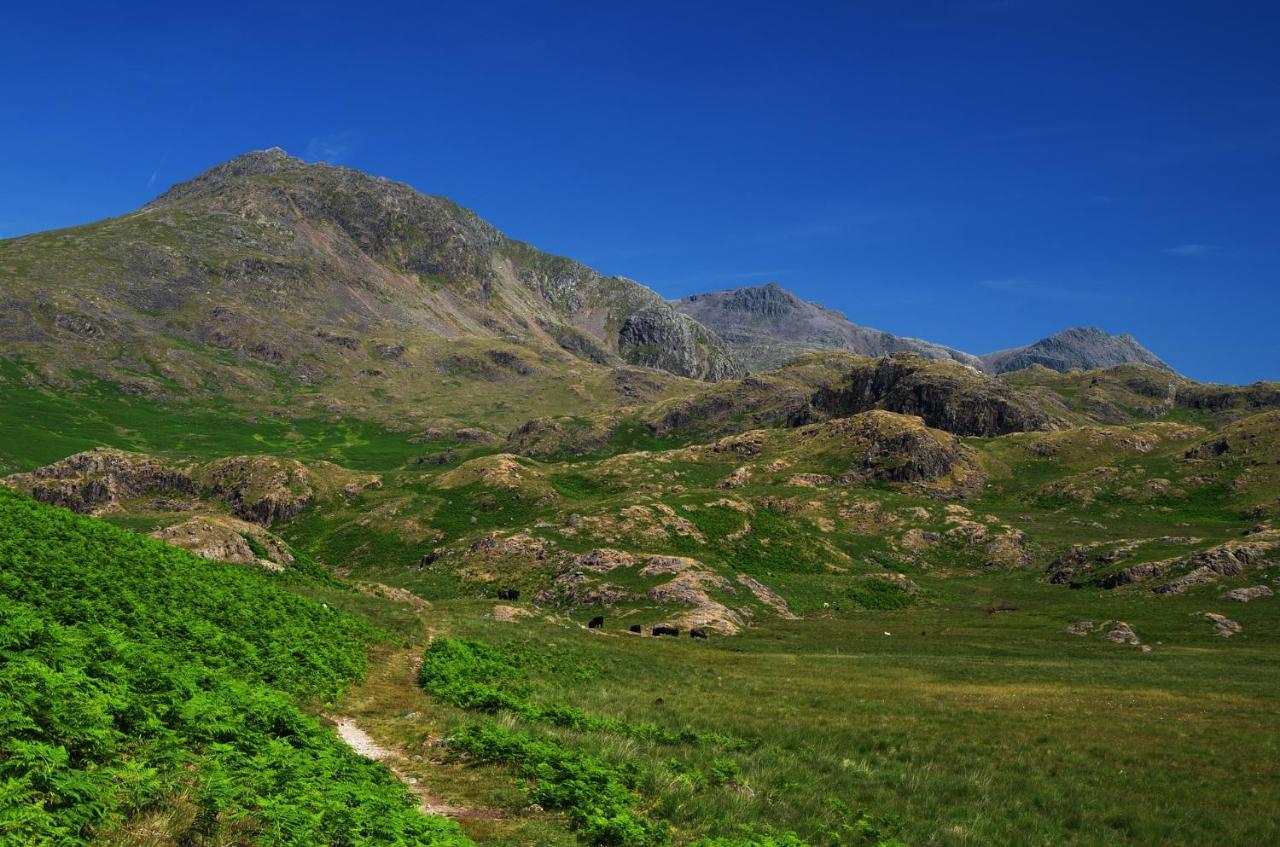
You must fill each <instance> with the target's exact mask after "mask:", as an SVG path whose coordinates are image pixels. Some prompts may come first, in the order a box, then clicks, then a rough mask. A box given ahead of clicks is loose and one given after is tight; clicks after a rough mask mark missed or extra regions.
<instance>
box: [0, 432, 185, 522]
mask: <svg viewBox="0 0 1280 847" xmlns="http://www.w3.org/2000/svg"><path fill="white" fill-rule="evenodd" d="M5 484H6V485H8V486H9V487H10V488H14V489H17V490H19V491H24V492H26V493H28V494H30V495H31V497H32V498H34V499H36V500H39V501H40V502H42V503H48V504H50V505H53V506H60V507H62V508H64V509H70V510H71V511H73V512H80V513H82V514H97V513H100V512H106V511H112V510H115V509H118V508H119V507H120V504H121V501H122V500H125V499H133V498H138V497H178V498H185V499H190V498H192V497H194V496H195V495H196V494H197V493H198V492H199V486H198V485H197V484H196V482H195V480H194V479H193V478H192V476H191V468H190V467H179V466H176V465H174V464H172V463H169V462H165V461H162V460H160V459H156V458H154V457H152V456H148V455H146V454H145V453H130V452H127V451H124V450H116V449H113V448H109V447H100V448H97V449H94V450H89V451H86V452H84V453H76V454H75V455H73V456H68V457H67V458H65V459H62V460H61V461H58V462H55V463H53V464H52V465H46V466H45V467H42V468H37V469H36V470H34V471H32V472H30V473H25V474H14V475H12V476H10V477H7V478H6V479H5Z"/></svg>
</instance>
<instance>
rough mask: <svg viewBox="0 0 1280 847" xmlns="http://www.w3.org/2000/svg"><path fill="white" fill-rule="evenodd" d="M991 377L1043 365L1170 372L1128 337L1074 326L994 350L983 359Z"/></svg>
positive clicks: (1156, 358)
mask: <svg viewBox="0 0 1280 847" xmlns="http://www.w3.org/2000/svg"><path fill="white" fill-rule="evenodd" d="M982 362H983V364H984V365H985V366H986V367H987V369H989V370H991V371H992V372H994V373H1006V372H1008V371H1016V370H1021V369H1023V368H1026V367H1030V366H1031V365H1043V366H1044V367H1047V368H1051V369H1053V370H1055V371H1069V370H1073V369H1076V368H1079V369H1081V370H1091V369H1094V368H1110V367H1114V366H1116V365H1124V364H1143V365H1150V366H1151V367H1155V368H1160V369H1162V370H1167V371H1171V370H1173V369H1172V368H1171V367H1169V365H1168V364H1167V363H1165V361H1164V360H1163V359H1161V358H1160V357H1159V356H1157V355H1156V354H1155V353H1152V352H1151V351H1150V350H1148V349H1147V348H1145V347H1143V346H1142V345H1141V344H1139V343H1138V340H1137V339H1136V338H1134V337H1133V336H1132V335H1130V334H1129V333H1122V334H1119V335H1113V334H1112V333H1109V332H1107V331H1106V330H1104V329H1099V328H1098V327H1094V326H1075V327H1070V328H1068V329H1064V330H1062V331H1061V332H1057V333H1054V334H1053V335H1050V336H1049V337H1047V338H1042V339H1040V340H1039V341H1037V342H1035V343H1034V344H1028V345H1027V346H1025V347H1013V348H1010V349H1008V350H997V351H996V352H994V353H988V354H986V355H985V356H983V357H982Z"/></svg>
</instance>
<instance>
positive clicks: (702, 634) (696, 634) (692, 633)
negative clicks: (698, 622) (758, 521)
mask: <svg viewBox="0 0 1280 847" xmlns="http://www.w3.org/2000/svg"><path fill="white" fill-rule="evenodd" d="M689 637H690V638H706V637H707V631H706V630H705V629H691V630H689Z"/></svg>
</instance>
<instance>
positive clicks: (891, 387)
mask: <svg viewBox="0 0 1280 847" xmlns="http://www.w3.org/2000/svg"><path fill="white" fill-rule="evenodd" d="M812 403H813V407H814V408H815V409H818V410H820V411H822V412H825V413H827V414H830V415H849V414H853V413H856V412H864V411H868V410H871V409H884V410H886V411H890V412H897V413H899V414H904V415H918V416H919V417H920V418H922V419H923V420H924V422H925V424H926V425H928V426H930V427H932V428H934V429H941V430H944V431H946V432H950V433H954V434H956V435H984V436H991V435H1004V434H1006V433H1010V432H1029V431H1035V430H1055V429H1061V428H1062V427H1063V426H1064V425H1065V424H1064V422H1063V420H1062V419H1061V418H1059V417H1058V416H1057V415H1055V414H1053V413H1052V412H1051V411H1050V410H1048V409H1043V408H1040V407H1038V406H1036V405H1033V404H1032V402H1031V401H1030V400H1028V399H1027V398H1025V397H1020V396H1018V395H1017V393H1016V392H1015V391H1014V390H1013V389H1012V388H1010V387H1009V386H1008V385H1005V384H1004V383H1002V382H1000V381H999V380H996V379H993V378H991V377H988V376H986V375H984V374H981V373H979V372H978V371H975V370H973V369H972V368H968V367H966V366H964V365H961V364H959V363H954V362H929V361H927V360H925V359H922V358H921V357H919V356H916V355H913V354H909V353H907V354H904V353H898V354H894V355H893V356H888V357H885V358H882V359H876V360H874V361H872V362H869V363H867V364H865V365H859V366H857V367H855V368H854V369H853V370H851V371H850V372H849V374H848V375H847V376H846V377H845V379H844V381H843V382H842V383H841V385H839V386H838V387H835V388H822V389H819V390H818V391H817V392H816V393H815V394H814V397H813V401H812Z"/></svg>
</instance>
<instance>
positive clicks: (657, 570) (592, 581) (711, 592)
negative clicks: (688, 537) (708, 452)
mask: <svg viewBox="0 0 1280 847" xmlns="http://www.w3.org/2000/svg"><path fill="white" fill-rule="evenodd" d="M619 570H628V571H630V572H631V573H630V574H629V575H628V577H627V579H629V580H631V581H634V580H636V579H637V578H638V579H642V580H645V581H646V582H648V583H649V584H648V587H647V588H645V589H640V590H638V591H630V590H626V589H623V588H620V587H619V586H618V585H616V584H615V583H614V582H611V581H609V576H610V574H614V573H615V572H616V571H619ZM613 578H614V579H618V580H619V581H621V580H622V579H623V578H622V577H616V576H615V577H613ZM739 583H740V584H742V585H743V586H746V587H747V588H748V589H749V590H750V591H751V593H752V594H753V595H755V597H756V599H757V600H758V601H759V602H760V603H762V604H763V605H765V606H767V607H769V608H770V609H772V610H773V611H775V612H777V613H778V614H779V616H781V617H793V615H792V614H791V610H790V608H788V607H787V604H786V601H785V600H783V599H782V598H781V597H779V596H778V595H777V594H774V593H773V592H772V591H770V590H769V589H768V588H766V587H765V586H763V585H761V584H760V583H758V582H756V581H755V580H751V579H750V578H749V577H746V578H745V581H744V577H742V576H740V577H739ZM737 593H738V591H737V589H736V588H734V587H733V586H732V585H731V584H730V583H729V581H728V580H726V579H725V578H724V577H722V576H720V575H719V574H717V573H715V572H714V571H712V570H711V569H709V568H708V567H706V566H705V565H704V564H703V563H702V562H700V561H698V560H697V559H692V558H689V557H687V556H665V555H651V554H636V553H629V552H627V551H625V550H615V549H612V548H606V547H602V548H598V549H595V550H591V551H589V552H587V553H583V554H581V555H578V556H573V557H570V558H568V559H567V560H565V561H564V563H563V564H562V565H561V566H560V568H559V569H558V574H557V576H556V578H555V579H554V581H553V582H552V584H551V586H550V587H548V588H547V589H545V590H544V591H541V592H539V593H538V594H537V596H535V597H534V601H535V602H536V603H539V604H542V605H550V606H560V607H565V606H585V605H602V606H612V605H615V604H618V603H628V604H634V603H640V604H643V603H646V602H647V603H650V604H653V605H655V606H657V607H666V606H670V607H674V608H675V609H676V611H674V613H666V612H662V614H664V615H669V616H668V617H667V620H666V623H668V624H671V625H674V626H677V627H681V628H688V627H694V626H696V627H704V628H708V629H714V630H716V631H718V632H722V633H725V634H732V633H734V632H737V631H738V630H740V629H741V628H742V627H743V626H745V624H746V620H747V619H748V618H749V617H750V616H751V614H752V611H751V608H750V607H749V606H742V607H741V608H730V606H729V605H727V604H726V602H725V600H724V599H723V598H724V597H725V596H726V595H728V596H732V595H734V594H737Z"/></svg>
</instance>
